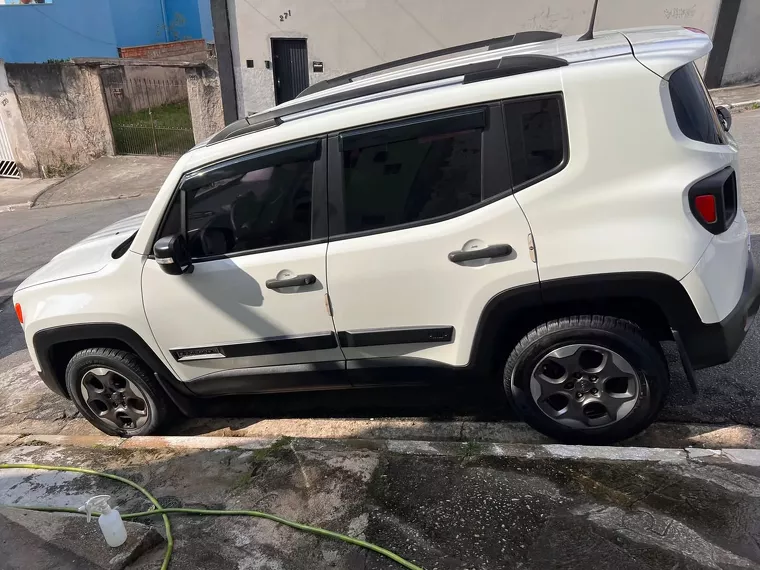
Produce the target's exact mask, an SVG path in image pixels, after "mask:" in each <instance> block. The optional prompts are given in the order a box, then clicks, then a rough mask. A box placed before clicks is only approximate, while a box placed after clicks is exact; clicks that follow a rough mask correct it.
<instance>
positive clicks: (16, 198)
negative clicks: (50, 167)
mask: <svg viewBox="0 0 760 570" xmlns="http://www.w3.org/2000/svg"><path fill="white" fill-rule="evenodd" d="M62 181H63V179H62V178H47V179H42V178H24V179H21V180H19V179H16V178H0V212H12V211H13V210H26V209H28V208H31V207H32V204H34V201H35V200H36V199H37V198H38V197H39V196H40V195H41V194H42V193H44V192H45V191H46V190H48V189H49V188H51V187H52V186H55V185H56V184H59V183H60V182H62Z"/></svg>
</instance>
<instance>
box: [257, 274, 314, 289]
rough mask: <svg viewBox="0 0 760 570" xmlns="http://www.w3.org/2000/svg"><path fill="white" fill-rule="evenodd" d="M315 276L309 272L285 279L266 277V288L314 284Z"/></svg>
mask: <svg viewBox="0 0 760 570" xmlns="http://www.w3.org/2000/svg"><path fill="white" fill-rule="evenodd" d="M316 282H317V278H316V277H314V276H313V275H312V274H311V273H305V274H303V275H296V276H295V277H288V278H287V279H267V289H283V288H284V287H300V286H302V285H314V283H316Z"/></svg>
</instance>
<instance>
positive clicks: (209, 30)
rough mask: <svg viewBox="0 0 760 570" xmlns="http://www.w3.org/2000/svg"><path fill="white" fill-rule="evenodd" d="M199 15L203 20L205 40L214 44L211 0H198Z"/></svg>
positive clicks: (202, 26) (202, 30) (202, 28)
mask: <svg viewBox="0 0 760 570" xmlns="http://www.w3.org/2000/svg"><path fill="white" fill-rule="evenodd" d="M198 14H199V15H200V18H201V34H202V35H203V39H204V40H206V41H207V42H209V43H214V25H213V24H212V22H211V0H198Z"/></svg>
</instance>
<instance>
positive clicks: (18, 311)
mask: <svg viewBox="0 0 760 570" xmlns="http://www.w3.org/2000/svg"><path fill="white" fill-rule="evenodd" d="M16 316H17V317H18V322H20V323H21V324H22V325H23V324H24V313H23V312H22V311H21V305H19V304H18V303H16Z"/></svg>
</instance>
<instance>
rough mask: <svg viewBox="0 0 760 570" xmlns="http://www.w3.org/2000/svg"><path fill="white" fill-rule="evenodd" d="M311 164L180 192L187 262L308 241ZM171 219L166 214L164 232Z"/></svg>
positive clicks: (268, 169) (275, 168) (273, 168)
mask: <svg viewBox="0 0 760 570" xmlns="http://www.w3.org/2000/svg"><path fill="white" fill-rule="evenodd" d="M313 164H314V163H313V162H311V161H304V162H293V163H288V164H281V165H277V166H269V167H266V168H260V169H257V170H250V171H248V172H244V173H239V174H235V175H232V176H230V177H228V178H224V179H222V180H216V181H214V182H212V183H210V184H207V185H205V186H201V187H200V188H197V189H194V190H188V191H185V193H186V209H187V213H186V215H187V239H188V248H189V250H190V254H191V255H192V257H194V258H199V257H208V256H213V255H223V254H227V253H235V252H241V251H248V250H253V249H261V248H265V247H273V246H279V245H287V244H293V243H298V242H303V241H308V240H309V239H310V238H311V190H312V188H311V181H312V172H313ZM171 217H172V212H171V211H170V213H169V218H168V219H167V227H168V226H169V225H170V224H171ZM162 233H164V234H166V231H164V232H162Z"/></svg>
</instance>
